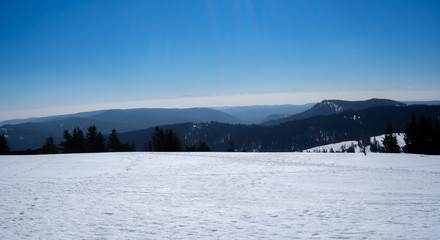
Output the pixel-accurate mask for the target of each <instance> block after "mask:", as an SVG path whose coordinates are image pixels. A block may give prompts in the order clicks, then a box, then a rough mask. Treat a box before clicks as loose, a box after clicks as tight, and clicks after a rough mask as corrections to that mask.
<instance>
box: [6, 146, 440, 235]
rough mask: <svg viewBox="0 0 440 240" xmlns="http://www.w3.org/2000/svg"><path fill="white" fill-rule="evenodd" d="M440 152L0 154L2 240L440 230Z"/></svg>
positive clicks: (426, 232)
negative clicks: (431, 153)
mask: <svg viewBox="0 0 440 240" xmlns="http://www.w3.org/2000/svg"><path fill="white" fill-rule="evenodd" d="M439 176H440V156H420V155H411V154H368V155H367V156H364V155H363V154H337V153H335V154H313V153H312V154H306V153H104V154H76V155H75V154H74V155H52V156H44V155H39V156H0V239H294V238H298V239H331V238H337V239H436V238H438V236H440V228H439V227H438V226H440V208H439V206H440V180H439Z"/></svg>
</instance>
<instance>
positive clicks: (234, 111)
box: [213, 103, 315, 124]
mask: <svg viewBox="0 0 440 240" xmlns="http://www.w3.org/2000/svg"><path fill="white" fill-rule="evenodd" d="M313 105H315V103H308V104H304V105H290V104H285V105H259V106H258V105H257V106H239V107H221V108H213V109H215V110H219V111H222V112H225V113H228V114H231V115H233V116H235V117H237V118H239V119H241V120H243V121H244V123H246V124H261V123H263V122H266V121H268V120H278V119H280V118H283V117H286V116H290V115H293V114H297V113H301V112H304V111H306V110H308V109H310V108H311V107H312V106H313Z"/></svg>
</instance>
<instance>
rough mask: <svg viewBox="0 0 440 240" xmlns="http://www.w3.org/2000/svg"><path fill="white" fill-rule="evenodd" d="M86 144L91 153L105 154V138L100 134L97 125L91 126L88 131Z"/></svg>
mask: <svg viewBox="0 0 440 240" xmlns="http://www.w3.org/2000/svg"><path fill="white" fill-rule="evenodd" d="M86 142H87V145H88V151H89V152H105V151H106V148H105V138H104V136H103V135H102V133H101V132H99V131H98V130H97V128H96V126H95V125H93V126H90V127H89V129H88V130H87V135H86Z"/></svg>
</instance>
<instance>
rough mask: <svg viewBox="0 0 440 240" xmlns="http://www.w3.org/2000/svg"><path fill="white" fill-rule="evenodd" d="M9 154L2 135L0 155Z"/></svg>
mask: <svg viewBox="0 0 440 240" xmlns="http://www.w3.org/2000/svg"><path fill="white" fill-rule="evenodd" d="M6 154H10V151H9V146H8V141H6V137H5V135H3V134H0V155H6Z"/></svg>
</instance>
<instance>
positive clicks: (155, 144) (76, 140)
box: [0, 125, 211, 155]
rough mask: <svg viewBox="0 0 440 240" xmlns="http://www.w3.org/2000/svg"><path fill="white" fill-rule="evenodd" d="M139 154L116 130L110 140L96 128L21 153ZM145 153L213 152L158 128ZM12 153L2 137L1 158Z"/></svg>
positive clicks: (134, 146) (74, 132) (67, 135)
mask: <svg viewBox="0 0 440 240" xmlns="http://www.w3.org/2000/svg"><path fill="white" fill-rule="evenodd" d="M131 151H136V145H135V144H134V143H131V144H130V143H129V142H126V143H121V140H120V138H119V135H118V133H117V132H116V129H113V130H112V133H111V134H110V135H109V137H108V140H106V139H105V137H104V135H103V134H102V133H101V132H100V131H98V130H97V128H96V126H94V125H92V126H90V127H89V128H88V129H87V132H86V134H84V132H83V131H82V130H81V129H80V128H79V127H77V128H74V129H73V131H72V133H70V132H69V131H68V130H64V135H63V141H62V142H61V143H59V144H56V143H55V140H54V138H53V137H52V136H49V137H48V138H47V139H46V141H45V143H44V144H43V146H41V148H39V149H37V150H34V151H32V150H27V151H21V152H23V153H31V154H57V153H97V152H131ZM145 151H153V152H177V151H187V152H196V151H197V152H209V151H211V149H210V148H209V146H208V145H207V144H206V142H200V143H199V145H192V146H185V147H182V144H181V140H180V138H179V136H177V134H176V133H175V132H173V130H171V129H167V130H165V131H164V130H163V129H162V128H159V127H156V128H155V133H154V134H153V136H152V137H151V140H150V141H149V142H148V143H147V144H146V145H145ZM5 154H11V152H10V149H9V147H8V144H7V140H6V137H5V136H4V135H0V155H5Z"/></svg>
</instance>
